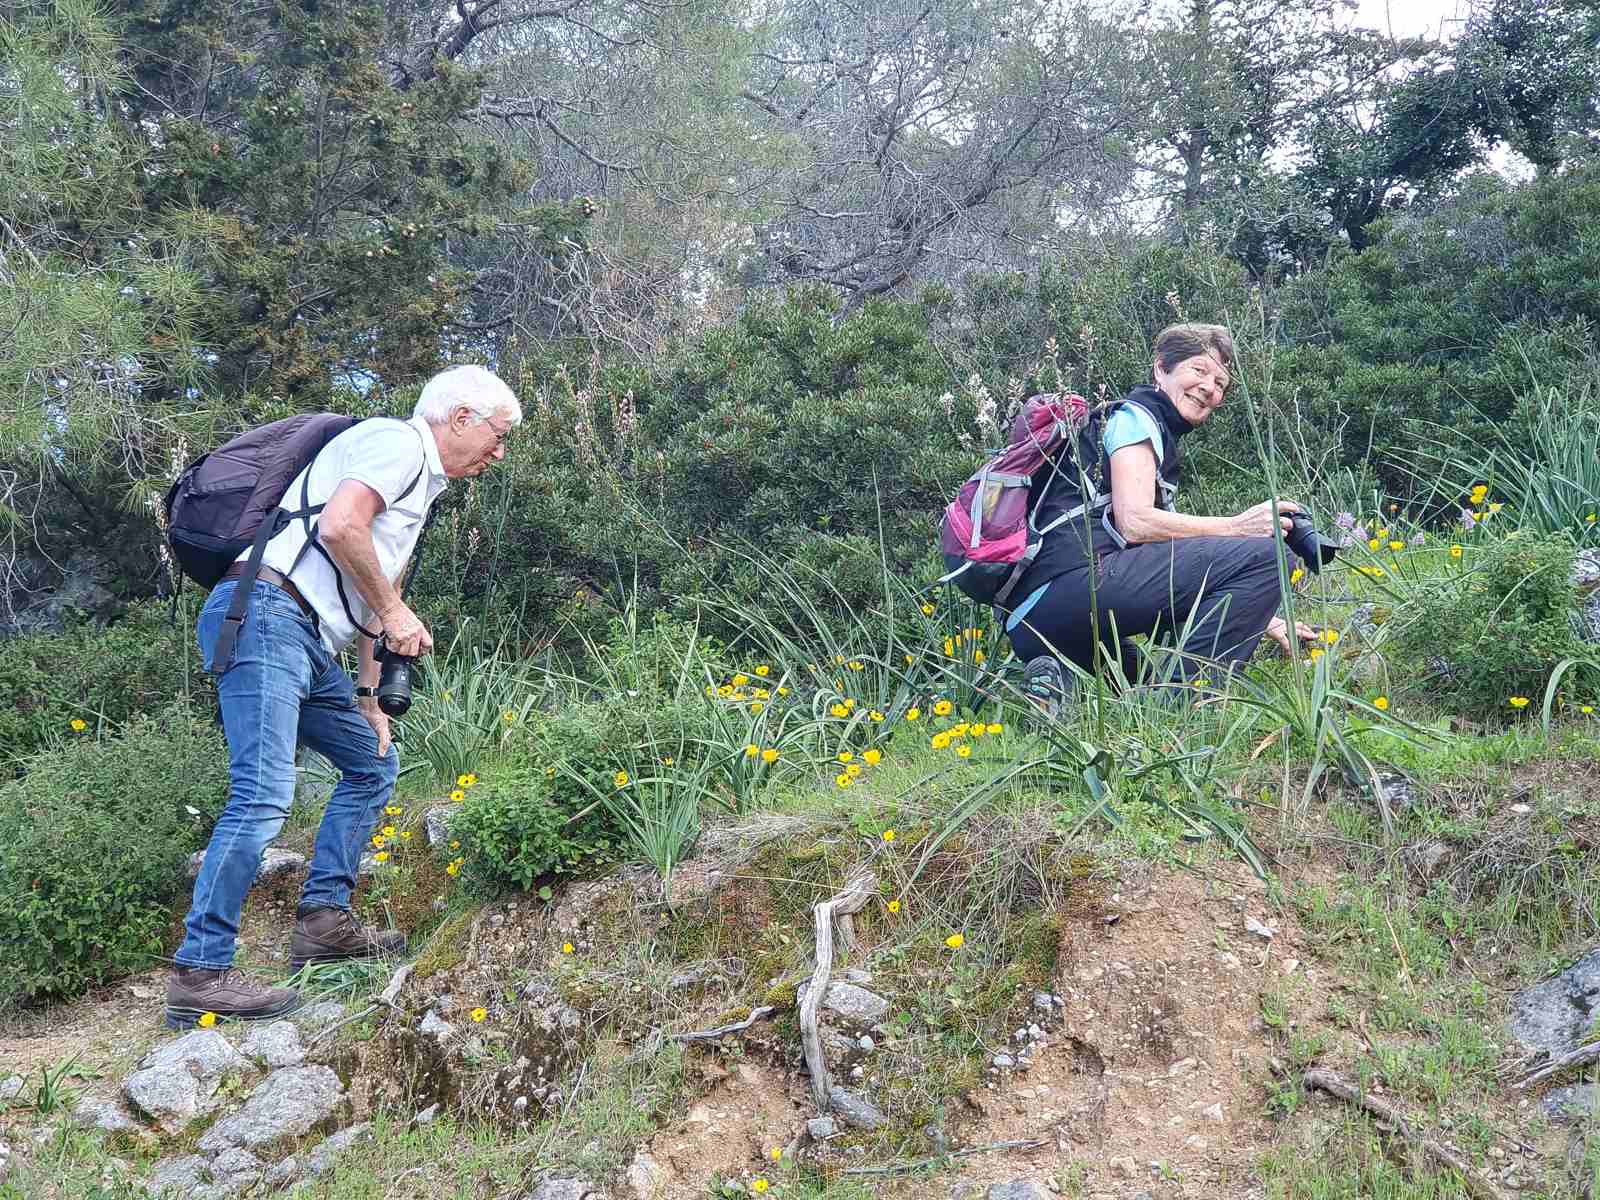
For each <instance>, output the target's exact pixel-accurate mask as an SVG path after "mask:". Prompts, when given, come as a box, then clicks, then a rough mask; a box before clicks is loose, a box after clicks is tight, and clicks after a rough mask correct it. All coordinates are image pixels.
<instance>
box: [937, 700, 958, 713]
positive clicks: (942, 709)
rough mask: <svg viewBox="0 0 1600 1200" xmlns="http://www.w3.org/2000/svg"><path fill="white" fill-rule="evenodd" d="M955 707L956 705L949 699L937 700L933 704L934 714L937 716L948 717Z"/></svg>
mask: <svg viewBox="0 0 1600 1200" xmlns="http://www.w3.org/2000/svg"><path fill="white" fill-rule="evenodd" d="M954 707H955V705H953V704H951V703H950V701H948V700H940V701H937V702H936V703H935V704H934V706H933V715H934V716H936V717H948V716H949V715H950V710H951V709H952V708H954Z"/></svg>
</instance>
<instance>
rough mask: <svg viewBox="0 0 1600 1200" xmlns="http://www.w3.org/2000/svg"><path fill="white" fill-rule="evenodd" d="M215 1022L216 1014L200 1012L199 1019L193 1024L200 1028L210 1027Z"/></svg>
mask: <svg viewBox="0 0 1600 1200" xmlns="http://www.w3.org/2000/svg"><path fill="white" fill-rule="evenodd" d="M216 1023H217V1014H216V1013H214V1012H206V1013H201V1014H200V1019H199V1020H198V1021H196V1022H195V1024H196V1025H198V1026H200V1028H201V1029H210V1028H211V1027H212V1026H213V1025H215V1024H216Z"/></svg>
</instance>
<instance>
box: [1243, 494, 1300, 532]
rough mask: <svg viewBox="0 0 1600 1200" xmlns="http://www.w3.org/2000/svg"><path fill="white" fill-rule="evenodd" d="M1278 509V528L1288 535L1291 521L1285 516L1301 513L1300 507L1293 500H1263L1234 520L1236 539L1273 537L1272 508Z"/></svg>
mask: <svg viewBox="0 0 1600 1200" xmlns="http://www.w3.org/2000/svg"><path fill="white" fill-rule="evenodd" d="M1274 503H1276V504H1277V507H1278V526H1279V528H1281V529H1282V530H1283V532H1285V533H1288V532H1289V528H1290V521H1289V518H1288V516H1286V515H1285V514H1287V513H1292V512H1299V511H1300V506H1299V505H1298V504H1296V503H1295V502H1294V501H1293V500H1278V501H1276V502H1274V501H1272V500H1263V501H1262V502H1261V503H1260V504H1257V505H1256V506H1255V507H1254V508H1247V509H1245V510H1244V511H1243V512H1242V513H1240V514H1239V515H1238V516H1236V517H1234V518H1233V536H1234V537H1271V536H1272V507H1273V504H1274Z"/></svg>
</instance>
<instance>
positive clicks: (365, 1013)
mask: <svg viewBox="0 0 1600 1200" xmlns="http://www.w3.org/2000/svg"><path fill="white" fill-rule="evenodd" d="M413 965H415V964H413V963H404V964H403V965H401V966H398V967H396V968H395V969H394V974H393V975H391V976H389V982H388V983H387V984H386V985H384V989H383V991H381V992H379V993H378V999H377V1002H376V1003H374V1004H370V1005H368V1006H367V1007H366V1008H364V1009H362V1010H361V1011H360V1012H358V1013H356V1014H355V1016H353V1017H342V1018H340V1019H339V1020H337V1021H335V1022H334V1023H333V1024H332V1025H329V1026H328V1027H327V1028H326V1029H323V1030H321V1031H319V1032H318V1033H317V1034H316V1035H315V1036H314V1037H313V1038H312V1039H311V1040H310V1041H309V1042H307V1043H306V1049H307V1050H310V1049H311V1047H313V1046H315V1045H316V1044H317V1043H318V1042H320V1041H321V1040H322V1039H323V1038H325V1037H327V1036H328V1035H329V1034H331V1033H333V1032H334V1031H335V1030H338V1029H343V1028H344V1027H345V1026H346V1025H354V1024H355V1023H356V1022H357V1021H364V1020H366V1019H367V1018H368V1017H370V1016H371V1015H372V1014H373V1013H375V1012H377V1011H378V1010H379V1009H380V1008H388V1009H394V1010H396V1011H398V1008H399V1006H398V1005H397V1004H396V1003H395V1001H396V999H397V998H398V997H399V995H400V989H401V988H403V987H405V985H406V980H407V979H409V978H410V977H411V968H412V966H413Z"/></svg>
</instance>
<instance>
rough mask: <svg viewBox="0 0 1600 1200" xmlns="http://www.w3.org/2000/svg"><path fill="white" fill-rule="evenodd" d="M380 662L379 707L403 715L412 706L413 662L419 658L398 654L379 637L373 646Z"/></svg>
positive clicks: (393, 713)
mask: <svg viewBox="0 0 1600 1200" xmlns="http://www.w3.org/2000/svg"><path fill="white" fill-rule="evenodd" d="M372 657H373V658H375V659H376V660H377V662H378V707H379V708H381V709H382V710H383V711H384V712H385V713H387V714H388V715H389V716H391V717H403V716H405V715H406V711H407V710H408V709H409V708H410V707H411V664H412V663H414V662H416V661H417V660H416V659H414V658H407V657H406V656H405V655H404V654H396V653H395V652H394V651H393V650H391V649H389V643H388V641H387V640H386V639H384V638H381V637H380V638H379V639H378V640H377V643H376V644H375V645H374V646H373V647H372Z"/></svg>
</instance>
